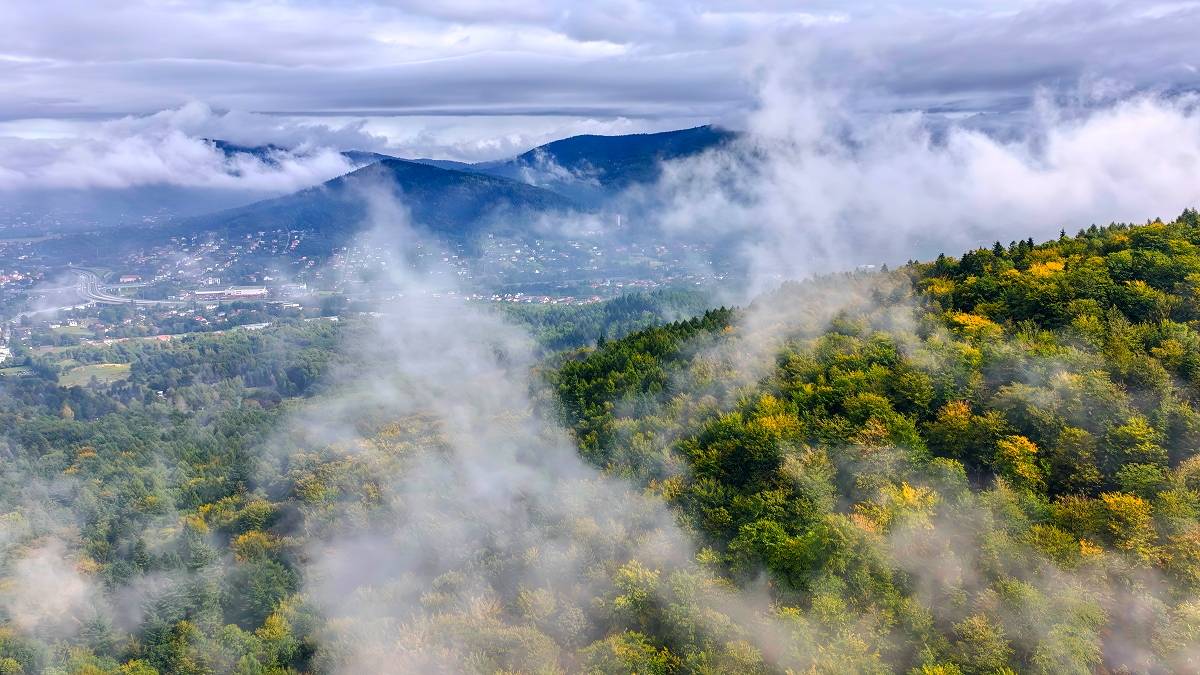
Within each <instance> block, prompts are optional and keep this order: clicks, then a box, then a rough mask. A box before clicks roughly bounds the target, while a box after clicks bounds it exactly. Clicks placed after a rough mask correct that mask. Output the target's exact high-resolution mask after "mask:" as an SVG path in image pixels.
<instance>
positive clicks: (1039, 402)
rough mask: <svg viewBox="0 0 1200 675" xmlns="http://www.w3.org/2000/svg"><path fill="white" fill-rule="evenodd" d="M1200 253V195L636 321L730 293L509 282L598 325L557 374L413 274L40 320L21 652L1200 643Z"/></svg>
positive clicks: (582, 663) (8, 646) (211, 668)
mask: <svg viewBox="0 0 1200 675" xmlns="http://www.w3.org/2000/svg"><path fill="white" fill-rule="evenodd" d="M383 169H384V170H388V171H390V170H391V169H390V168H388V167H386V166H385V167H383ZM1198 287H1200V215H1197V213H1196V212H1195V211H1192V210H1189V211H1186V212H1184V213H1183V214H1182V215H1181V216H1180V218H1178V219H1176V220H1175V221H1173V222H1170V223H1163V222H1159V221H1154V222H1150V223H1147V224H1144V225H1125V224H1117V225H1112V226H1109V227H1103V228H1097V227H1092V228H1089V229H1088V230H1085V231H1081V232H1079V233H1078V234H1077V235H1075V236H1067V235H1065V234H1064V235H1063V236H1062V237H1060V238H1059V239H1058V240H1055V241H1049V242H1044V243H1040V244H1037V243H1034V242H1032V241H1028V240H1026V241H1020V242H1013V243H1011V244H1008V245H1003V244H1000V243H997V244H995V245H994V246H992V247H988V248H981V249H978V250H974V251H968V252H966V253H964V254H963V255H961V256H959V257H953V256H941V257H939V258H938V259H936V260H934V261H929V262H914V263H910V264H908V265H905V266H904V267H901V268H899V269H895V270H890V271H881V272H870V273H868V272H860V273H853V274H845V275H835V276H830V277H826V278H821V279H817V280H813V281H809V282H804V283H794V284H789V285H787V286H785V287H783V288H781V289H779V290H778V291H776V292H774V293H769V294H767V295H764V296H762V297H760V298H758V299H757V300H756V301H755V302H754V303H752V304H751V305H749V306H746V307H741V308H733V309H730V308H718V309H712V310H710V311H708V312H706V313H704V314H703V315H701V316H698V317H696V318H693V319H688V320H684V321H677V322H673V323H665V324H660V325H656V326H652V327H649V328H642V329H640V330H635V332H633V333H630V334H628V335H625V332H626V327H634V328H639V327H643V326H645V325H646V323H645V322H646V321H652V320H654V317H657V316H664V315H667V313H666V312H665V311H664V307H665V305H666V304H675V302H676V301H681V303H680V304H681V306H682V307H686V308H688V309H692V308H694V305H693V301H692V300H691V299H689V298H686V297H685V298H670V297H665V296H660V297H641V298H635V297H631V298H625V299H622V300H619V301H615V302H613V303H611V304H610V305H608V306H606V307H588V308H585V309H582V310H578V309H564V310H561V313H556V310H551V309H546V310H544V311H538V312H536V313H530V312H524V311H523V312H514V313H510V316H515V317H517V318H518V319H519V320H520V321H522V322H523V323H524V324H526V325H529V326H533V327H535V328H536V329H537V331H538V333H539V336H540V337H541V338H542V339H543V340H544V342H543V344H545V345H553V344H565V345H571V348H570V349H569V350H568V351H565V352H560V353H557V354H553V355H550V356H548V357H546V358H545V359H544V360H542V361H540V362H537V363H535V364H534V365H533V370H534V374H535V375H536V377H535V378H534V379H533V381H532V383H530V382H529V381H526V380H523V379H522V378H520V377H518V373H516V372H515V371H509V370H505V369H504V367H505V366H511V365H512V364H513V363H514V357H513V355H512V353H510V352H509V351H506V347H505V346H504V345H505V344H506V343H505V341H504V339H503V335H502V334H504V333H505V331H506V329H504V328H503V327H502V326H499V325H498V324H487V323H484V324H479V323H472V321H471V320H467V319H465V318H464V317H459V318H464V321H459V320H452V321H445V320H440V319H438V318H436V317H430V316H424V317H422V316H418V315H416V314H413V313H409V314H403V315H399V314H398V315H393V316H384V317H381V318H380V319H379V323H378V324H374V323H371V322H369V321H366V320H355V319H347V320H344V321H341V322H328V321H318V322H290V323H289V322H282V323H279V324H277V325H272V326H269V327H266V328H263V329H261V330H256V331H231V332H229V333H225V334H221V335H195V336H190V337H186V338H181V339H178V340H173V341H166V342H163V341H159V340H145V341H130V342H124V343H116V344H112V345H95V346H89V347H70V348H64V349H59V350H53V351H44V352H37V353H32V354H19V355H18V358H19V359H22V360H23V361H22V363H21V364H19V365H20V367H21V368H22V369H24V370H23V372H26V374H25V375H17V374H13V375H12V376H11V377H12V379H8V380H5V381H4V382H5V386H4V387H2V388H0V428H2V429H4V436H3V439H4V442H5V444H4V445H3V448H4V451H5V452H6V466H7V467H8V469H7V471H6V472H5V473H4V474H3V484H2V485H0V488H2V489H0V514H4V515H3V523H4V525H5V530H4V533H5V535H6V536H7V537H9V538H10V540H11V541H12V542H13V545H12V546H11V547H10V548H9V549H6V550H7V551H8V554H7V555H9V556H10V557H9V558H7V559H6V560H5V561H4V562H5V564H4V566H3V567H2V568H0V577H3V578H0V593H4V594H7V595H6V596H5V597H8V598H10V600H11V602H10V604H11V605H12V606H18V607H26V608H27V610H28V611H27V612H26V613H24V614H15V615H13V617H11V618H10V617H5V618H6V620H7V621H8V623H7V624H6V626H5V627H4V628H3V629H2V630H0V666H2V667H3V669H4V670H5V671H6V672H26V673H31V672H42V671H50V672H98V673H112V674H113V675H118V674H121V673H138V674H142V675H150V674H151V673H168V672H170V673H174V672H190V673H208V672H330V671H341V672H353V671H354V670H355V667H354V666H355V664H356V663H358V662H356V661H355V660H354V658H355V657H356V656H357V657H359V658H368V659H376V658H384V657H386V658H389V659H395V660H396V663H399V664H402V669H403V667H407V668H408V669H409V670H412V671H413V672H462V671H467V672H487V673H492V672H497V671H502V672H587V673H629V672H639V673H663V674H675V673H739V674H740V673H784V672H812V673H845V672H853V673H908V674H913V675H933V674H951V675H953V674H967V673H971V674H976V673H977V674H984V673H1010V672H1022V673H1025V672H1028V673H1043V674H1050V673H1095V672H1101V673H1104V672H1164V673H1165V672H1195V671H1196V670H1197V666H1198V665H1200V664H1198V662H1197V658H1198V657H1197V655H1198V654H1200V651H1198V650H1197V647H1198V646H1200V601H1198V600H1197V598H1198V597H1200V455H1198V451H1200V299H1198V298H1200V296H1198V295H1197V292H1196V289H1197V288H1198ZM410 307H415V306H410ZM556 317H558V318H559V319H561V320H562V324H561V326H558V328H560V329H561V332H560V331H559V330H556V325H555V320H556ZM601 320H602V321H604V322H605V323H606V324H608V325H609V326H611V327H613V328H614V329H615V330H614V331H613V332H609V331H607V330H604V329H603V328H602V327H600V326H598V325H596V322H597V321H601ZM439 325H441V326H443V327H444V328H445V330H441V329H438V328H437V326H439ZM481 325H484V326H492V328H493V329H495V330H494V331H493V332H494V333H497V334H492V333H491V332H489V333H487V334H485V335H482V336H478V337H472V331H473V330H478V329H479V328H480V327H481ZM374 326H378V327H379V329H380V330H382V331H383V332H382V333H380V332H376V328H375V327H374ZM405 331H412V333H406V332H405ZM356 335H357V336H358V337H359V338H363V337H365V338H366V340H365V341H364V340H358V341H355V339H354V338H355V336H356ZM410 335H411V336H413V337H414V338H415V341H411V342H408V343H406V344H405V347H406V348H410V349H411V348H418V349H420V350H421V351H420V352H419V353H418V354H417V355H416V356H415V357H409V356H408V355H407V353H406V352H405V351H403V349H400V350H397V349H393V346H392V345H391V344H390V343H389V340H388V339H381V336H383V338H389V337H390V338H391V340H393V341H394V340H397V339H399V338H407V337H408V336H410ZM608 335H611V336H612V338H613V339H606V336H608ZM622 335H624V336H623V337H619V336H622ZM397 336H399V338H398V337H397ZM430 336H434V337H436V338H437V341H436V342H435V343H433V344H428V342H429V339H430ZM584 336H591V337H584ZM580 338H582V339H587V340H591V339H594V340H595V343H592V344H589V345H587V346H584V347H576V346H574V345H577V344H578V342H579V341H580ZM475 339H478V340H480V341H481V342H482V345H481V346H480V347H478V349H479V350H480V351H479V353H484V354H487V355H489V358H494V364H497V366H496V367H497V368H498V369H497V370H494V371H493V370H491V366H488V367H484V366H481V365H480V363H479V362H478V360H477V359H476V358H475V357H474V356H472V354H474V353H476V352H474V351H472V350H474V349H475V348H474V347H470V345H472V344H474V342H473V340H475ZM422 342H424V343H425V344H424V345H423V346H422V344H421V343H422ZM346 345H358V346H359V348H360V349H354V348H349V349H348V348H347V347H346ZM443 352H444V353H445V354H446V357H445V359H444V360H443V359H442V358H441V357H439V356H438V354H440V353H443ZM383 356H386V357H387V359H385V358H381V357H383ZM405 358H412V359H413V363H412V364H410V365H411V366H412V369H410V370H406V371H405V370H401V371H398V372H399V373H400V374H404V375H405V377H404V378H403V379H402V381H398V380H396V379H394V375H396V374H397V373H393V372H391V370H390V369H391V368H392V364H391V362H389V360H388V359H391V360H392V361H403V360H404V359H405ZM443 361H444V362H443ZM486 363H488V364H492V363H493V362H492V361H487V362H486ZM98 364H127V366H126V365H122V373H121V375H122V377H121V378H120V379H112V378H103V379H102V378H95V379H92V378H88V381H86V382H80V383H78V384H77V385H76V386H63V383H64V382H67V383H70V382H71V381H72V378H70V377H64V376H66V375H70V373H72V372H75V370H77V369H79V368H88V367H93V369H95V368H94V367H96V366H97V365H98ZM110 367H111V366H110ZM126 367H127V371H126V370H125V368H126ZM522 367H524V366H522ZM334 374H340V375H341V377H335V376H334ZM421 378H430V380H431V381H432V382H433V383H434V384H435V385H436V386H435V387H434V388H433V389H432V390H431V392H432V393H430V392H426V395H427V396H428V397H429V400H426V401H425V402H424V403H422V402H421V401H418V402H417V403H418V404H420V406H421V407H420V408H419V409H418V410H413V409H412V408H408V407H405V404H404V403H403V402H404V401H408V400H409V394H410V393H412V392H419V391H422V390H420V389H414V388H412V386H413V382H421V381H422V379H421ZM75 379H76V380H81V379H82V378H75ZM512 382H516V383H517V384H516V385H515V386H512V387H508V388H502V389H499V390H498V391H499V392H500V393H499V394H498V393H497V391H496V390H494V389H492V388H497V387H503V386H505V383H512ZM526 385H529V386H531V387H532V388H533V389H534V390H535V391H534V392H533V394H532V398H531V399H530V400H528V401H526V400H525V399H524V395H523V394H522V393H521V392H522V390H523V387H525V386H526ZM489 387H491V388H489ZM438 391H441V392H445V393H443V394H440V395H441V396H442V398H440V399H437V401H440V402H441V404H443V405H446V406H447V409H446V410H440V409H439V408H438V405H439V404H438V403H437V402H433V398H434V397H437V396H439V394H438V393H437V392H438ZM447 394H449V396H448V397H447ZM506 398H515V399H517V400H516V402H515V404H514V405H508V404H507V403H509V402H508V401H505V400H501V399H506ZM410 403H411V401H410ZM473 406H482V410H483V411H484V412H485V414H484V415H482V416H481V417H475V416H474V415H473V414H471V413H470V411H471V410H474V409H475V408H473ZM342 415H347V417H343V416H342ZM553 420H557V421H559V422H560V423H561V425H562V426H563V427H565V428H566V430H567V433H568V434H569V435H570V437H571V438H572V439H573V440H574V441H575V445H574V446H571V445H570V444H566V446H565V447H564V446H563V445H559V444H558V443H559V440H561V434H559V433H558V430H557V429H556V428H555V427H554V426H553V425H550V426H547V424H548V423H550V422H552V421H553ZM331 421H336V422H337V423H338V424H331ZM576 451H577V452H578V455H579V456H581V457H582V458H583V459H584V460H585V461H586V462H587V463H588V464H590V465H591V466H592V467H595V469H596V471H594V472H591V473H588V472H586V471H583V470H582V467H577V466H575V465H573V464H570V463H569V462H568V461H567V459H568V458H566V457H564V456H563V455H562V454H561V453H564V452H565V453H571V457H574V453H575V452H576ZM556 465H567V466H571V467H574V468H571V469H570V470H569V471H559V472H558V473H555V471H556V469H555V466H556ZM505 495H507V496H508V497H510V498H511V500H512V501H506V500H505V499H504V496H505ZM31 504H36V505H37V508H36V509H34V508H31V507H30V506H29V505H31ZM26 513H28V514H31V515H28V516H26V515H24V514H26ZM673 532H674V533H676V534H675V535H673V534H672V533H673ZM676 535H679V536H684V535H686V541H684V542H681V541H680V540H679V539H678V538H676ZM28 579H34V580H42V581H43V582H44V581H45V580H53V581H56V582H59V585H60V586H61V587H63V588H67V589H68V590H73V593H74V595H70V594H66V595H65V596H64V594H63V593H59V594H57V595H55V596H54V597H56V598H58V597H66V598H67V599H66V600H64V601H63V602H64V603H68V604H67V605H66V606H67V609H69V610H71V612H73V614H71V616H72V617H76V616H82V617H84V619H83V620H80V621H77V622H75V623H71V624H70V625H65V624H64V623H63V619H62V614H63V612H57V611H56V612H45V611H42V610H40V609H38V608H40V607H41V606H42V603H41V600H40V597H37V596H34V597H33V598H32V599H31V597H30V594H29V593H27V592H25V591H24V590H23V589H25V588H32V587H34V586H32V585H30V583H28V582H26V581H23V580H28ZM12 598H15V600H13V599H12ZM126 598H134V599H135V600H136V601H137V602H138V603H139V604H138V605H137V606H138V607H139V609H138V611H136V612H129V613H128V614H124V613H122V614H118V615H117V616H119V617H120V620H121V621H122V622H124V623H117V622H116V621H115V620H114V619H113V618H112V616H113V614H112V613H108V612H105V611H103V609H104V608H106V607H110V606H118V605H119V602H118V601H120V602H124V601H125V599H126ZM22 602H23V603H25V604H21V603H22ZM80 607H83V608H99V609H95V612H94V615H89V614H87V612H86V611H84V610H83V609H80ZM119 607H124V605H119ZM64 611H65V610H64ZM122 611H123V610H122ZM76 624H78V625H76ZM363 655H366V656H365V657H363ZM380 655H383V656H380Z"/></svg>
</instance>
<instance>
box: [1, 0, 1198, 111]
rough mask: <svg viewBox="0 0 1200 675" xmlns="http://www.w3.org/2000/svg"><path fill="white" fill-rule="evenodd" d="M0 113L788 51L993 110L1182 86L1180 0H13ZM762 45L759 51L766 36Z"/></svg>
mask: <svg viewBox="0 0 1200 675" xmlns="http://www.w3.org/2000/svg"><path fill="white" fill-rule="evenodd" d="M7 5H8V6H7V8H6V10H5V20H4V21H3V22H0V116H3V117H6V118H8V119H13V118H17V117H29V116H40V117H46V116H49V117H54V116H66V115H78V114H88V113H99V114H118V113H129V112H135V113H136V112H150V111H156V110H160V109H163V108H168V107H176V106H179V105H181V104H183V103H186V102H188V101H191V100H204V101H206V102H208V103H210V104H212V105H214V106H217V107H222V108H236V109H248V110H260V111H261V110H270V111H275V110H286V111H292V112H305V111H323V112H329V111H338V110H356V111H371V110H376V111H389V112H409V111H452V112H456V113H461V114H472V113H494V112H498V111H505V112H511V111H521V112H526V113H528V112H538V111H554V112H569V111H573V110H587V111H602V112H605V113H611V114H619V115H635V116H653V115H668V114H674V115H679V114H693V115H695V114H698V115H709V116H720V115H722V114H725V113H727V112H728V111H730V110H735V109H739V108H744V107H746V106H747V105H749V101H750V100H751V99H752V96H753V85H752V83H749V82H747V78H746V77H745V72H746V70H747V69H749V68H752V67H753V66H754V65H755V62H756V60H763V59H772V58H777V57H776V54H777V51H776V50H777V49H778V47H779V46H784V47H786V48H789V49H796V50H800V51H804V52H807V53H808V54H810V57H809V61H810V62H811V64H812V65H813V66H814V67H815V69H816V70H817V71H818V72H820V73H821V74H822V75H823V77H825V78H827V79H829V80H831V81H839V80H842V81H853V82H855V84H856V85H859V86H865V87H867V88H869V89H871V90H873V92H874V93H875V95H876V96H877V98H878V101H879V102H880V103H881V104H886V105H891V106H894V107H906V106H907V107H930V106H940V105H947V104H950V105H953V106H958V107H966V108H971V109H981V108H982V109H988V108H991V107H993V106H995V105H997V104H998V102H1004V101H1011V100H1013V98H1014V97H1018V98H1019V97H1028V96H1029V95H1030V93H1031V91H1033V90H1034V89H1035V88H1037V87H1039V86H1062V85H1063V84H1064V83H1072V82H1075V81H1078V80H1079V79H1080V78H1098V79H1112V80H1116V81H1120V82H1121V83H1122V85H1123V86H1129V87H1139V88H1140V87H1148V86H1159V87H1165V88H1185V89H1186V88H1191V87H1194V86H1195V85H1196V83H1197V70H1196V68H1197V65H1198V64H1197V59H1196V58H1195V57H1194V56H1193V50H1192V49H1191V44H1192V41H1193V40H1192V38H1193V35H1194V32H1195V29H1196V27H1197V26H1198V25H1200V6H1198V5H1197V4H1196V3H1192V2H1178V1H1164V2H1145V1H1142V2H1094V1H1091V2H1080V1H1074V2H1028V1H1027V2H1020V1H1012V2H1007V3H983V2H976V3H972V2H966V3H964V2H953V3H950V2H903V3H901V2H850V3H832V2H828V3H827V2H809V3H795V2H790V3H785V2H770V1H769V0H760V1H748V2H738V3H734V2H711V3H707V4H706V5H701V4H694V3H679V2H650V1H640V0H601V1H599V2H591V3H575V2H565V1H542V2H537V1H529V0H526V1H523V2H522V1H514V2H506V3H503V4H500V3H494V2H482V1H476V0H451V1H449V2H446V1H439V2H434V1H433V0H418V1H411V2H382V1H380V2H350V3H347V2H338V3H331V2H311V1H307V2H306V1H293V2H238V3H232V2H219V1H218V2H200V1H198V0H182V1H180V2H172V3H160V2H152V1H149V0H144V1H142V2H138V1H136V0H110V1H108V2H96V3H86V4H85V3H77V2H65V1H64V0H37V1H34V0H15V1H12V0H10V2H9V3H7ZM766 43H771V44H772V46H771V48H770V49H764V47H763V45H764V44H766Z"/></svg>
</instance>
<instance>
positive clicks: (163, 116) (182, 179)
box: [0, 103, 381, 193]
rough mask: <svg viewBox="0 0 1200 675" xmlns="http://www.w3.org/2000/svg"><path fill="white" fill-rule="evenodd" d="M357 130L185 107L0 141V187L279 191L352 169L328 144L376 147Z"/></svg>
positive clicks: (377, 141)
mask: <svg viewBox="0 0 1200 675" xmlns="http://www.w3.org/2000/svg"><path fill="white" fill-rule="evenodd" d="M361 127H362V125H361V124H357V125H348V126H346V127H342V128H337V129H334V128H331V127H327V126H320V125H304V124H297V123H293V122H288V121H285V120H277V119H274V118H270V117H266V116H262V115H254V114H248V113H240V112H228V113H218V112H214V111H213V110H212V109H211V108H209V107H207V106H205V105H203V104H199V103H192V104H189V105H186V106H183V107H181V108H178V109H174V110H167V111H163V112H160V113H156V114H154V115H149V116H140V117H135V116H130V117H124V118H120V119H116V120H112V121H109V122H104V123H100V124H97V125H95V126H93V127H91V128H90V129H89V133H88V134H87V135H78V136H68V137H61V138H49V139H47V138H36V139H29V138H14V137H0V190H31V189H59V188H69V189H87V188H108V189H116V188H129V187H138V186H147V185H171V186H184V187H195V188H212V189H233V190H246V191H258V192H272V193H284V192H291V191H294V190H298V189H301V188H304V187H308V186H310V185H314V184H316V183H320V182H323V181H326V180H329V179H330V178H333V177H335V176H338V175H341V174H344V173H346V172H348V171H350V170H351V169H353V168H354V167H353V166H352V164H351V163H350V161H349V160H347V159H346V158H345V157H344V156H342V155H341V154H340V152H339V150H338V149H337V148H340V147H342V146H349V147H361V146H364V145H365V146H371V145H379V144H380V143H381V139H379V138H376V137H372V136H371V135H369V134H367V133H365V132H363V131H362V128H361ZM209 139H220V140H224V141H230V142H233V143H245V144H249V145H259V144H279V145H281V146H284V147H279V148H276V149H272V150H271V151H269V152H268V153H266V155H265V156H263V155H256V154H251V153H246V152H232V153H226V152H223V151H222V150H221V149H220V148H218V147H217V146H216V145H215V144H214V143H212V142H211V140H209Z"/></svg>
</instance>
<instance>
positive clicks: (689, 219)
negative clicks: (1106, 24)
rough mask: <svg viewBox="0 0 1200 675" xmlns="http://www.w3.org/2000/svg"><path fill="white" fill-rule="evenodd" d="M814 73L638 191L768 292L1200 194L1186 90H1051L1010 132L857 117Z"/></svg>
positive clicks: (767, 84) (1194, 110)
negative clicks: (1097, 95)
mask: <svg viewBox="0 0 1200 675" xmlns="http://www.w3.org/2000/svg"><path fill="white" fill-rule="evenodd" d="M803 82H804V81H803V80H802V79H800V78H793V77H786V76H784V75H780V74H772V75H768V76H766V77H765V78H764V80H763V83H762V96H761V103H760V105H759V107H758V109H757V110H756V111H755V112H754V113H753V114H752V115H751V116H750V117H749V118H748V130H747V133H746V134H745V136H744V137H743V138H742V139H741V140H740V141H739V142H738V143H737V144H735V145H734V146H733V147H732V148H729V149H725V150H719V151H715V152H710V153H708V154H705V155H702V156H700V157H698V158H692V159H684V160H680V161H676V162H672V163H669V164H668V165H667V166H666V167H665V171H664V175H663V178H662V180H661V181H660V182H659V184H658V185H656V186H654V187H653V188H651V189H649V190H642V191H635V192H634V193H632V194H631V195H630V198H631V202H632V203H634V204H638V203H639V200H641V205H640V206H638V207H637V208H641V209H644V210H646V211H648V212H649V213H651V218H652V219H654V220H656V222H657V224H658V225H659V226H660V227H661V228H662V230H663V231H664V233H665V236H700V237H703V238H705V240H709V241H711V240H713V238H715V237H724V238H726V239H727V240H731V241H733V243H734V246H735V249H734V250H735V254H736V256H738V257H740V259H741V260H742V262H744V263H745V265H746V267H748V268H749V269H751V270H753V272H754V274H755V275H757V278H758V284H757V285H756V289H757V290H762V289H763V288H766V287H769V286H771V285H774V284H776V283H778V281H779V280H781V279H783V278H797V277H803V276H806V275H808V274H812V273H819V272H826V271H831V270H835V269H846V268H849V267H853V266H855V265H859V264H878V263H880V262H890V263H894V262H903V261H904V260H906V259H909V258H913V257H929V256H934V255H936V254H937V253H938V252H947V253H951V254H953V253H955V252H957V251H960V250H964V249H968V248H972V247H976V246H980V245H987V244H990V243H991V242H992V241H993V240H1001V241H1003V242H1004V243H1007V242H1008V241H1009V240H1011V239H1014V238H1017V237H1018V236H1019V237H1021V238H1024V237H1026V236H1033V237H1034V238H1047V237H1052V236H1054V235H1056V234H1057V233H1058V231H1059V229H1060V228H1065V229H1067V230H1069V231H1071V232H1074V231H1075V230H1077V229H1079V228H1082V227H1087V226H1089V225H1091V224H1093V223H1100V224H1104V223H1108V222H1111V221H1114V220H1115V221H1126V222H1131V221H1132V222H1140V221H1144V220H1146V219H1148V218H1153V217H1155V216H1162V217H1173V216H1175V215H1176V214H1178V213H1179V212H1181V211H1182V210H1183V209H1184V208H1187V207H1190V206H1195V205H1196V204H1197V203H1200V185H1197V183H1196V181H1195V176H1196V174H1197V172H1198V171H1200V108H1198V107H1197V106H1198V101H1197V100H1196V99H1195V98H1194V97H1191V96H1182V97H1170V98H1168V97H1163V96H1154V95H1134V96H1132V97H1129V98H1125V99H1120V100H1117V101H1116V102H1108V101H1104V102H1102V103H1101V104H1099V105H1093V104H1092V99H1087V100H1083V101H1076V102H1074V103H1072V102H1063V101H1061V100H1055V99H1052V98H1050V97H1043V98H1042V99H1040V100H1039V102H1038V104H1037V105H1036V106H1035V109H1034V112H1033V114H1032V115H1031V116H1030V118H1029V122H1028V125H1027V127H1025V128H1024V129H1022V130H1021V131H1020V133H1016V134H1012V135H1009V136H1004V135H1000V134H996V133H989V132H985V131H981V130H977V129H974V128H972V127H971V126H970V125H969V124H964V123H961V122H952V123H949V124H948V125H947V124H946V123H945V122H944V120H937V119H935V118H934V117H932V116H930V115H927V114H922V113H890V114H883V115H864V114H861V113H856V112H853V111H852V110H850V109H849V108H848V107H847V106H846V105H845V104H844V99H843V97H841V96H838V95H837V94H835V93H831V92H830V91H829V90H825V89H821V88H820V87H817V86H815V85H812V84H811V83H809V84H804V83H803ZM1101 93H1102V94H1107V92H1103V91H1102V92H1101ZM646 204H649V206H646Z"/></svg>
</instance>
